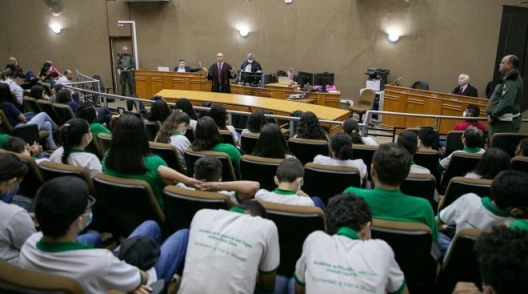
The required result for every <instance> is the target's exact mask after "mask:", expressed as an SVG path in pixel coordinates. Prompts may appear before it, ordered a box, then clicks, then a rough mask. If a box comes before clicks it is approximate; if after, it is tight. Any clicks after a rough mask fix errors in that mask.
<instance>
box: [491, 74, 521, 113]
mask: <svg viewBox="0 0 528 294" xmlns="http://www.w3.org/2000/svg"><path fill="white" fill-rule="evenodd" d="M502 87H503V88H502V91H503V92H504V91H505V92H504V94H503V95H501V97H500V99H499V104H497V106H496V107H495V109H493V111H492V113H491V118H492V120H494V119H496V118H497V117H499V116H501V115H503V114H505V113H508V111H510V108H511V107H512V106H513V103H514V102H515V97H517V94H518V91H519V89H518V88H517V85H516V84H515V82H514V81H510V80H506V81H504V84H503V86H502ZM504 87H506V90H505V89H504Z"/></svg>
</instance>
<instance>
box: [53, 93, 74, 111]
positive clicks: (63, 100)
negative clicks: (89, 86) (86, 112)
mask: <svg viewBox="0 0 528 294" xmlns="http://www.w3.org/2000/svg"><path fill="white" fill-rule="evenodd" d="M55 101H56V103H59V104H66V105H68V106H70V108H71V109H72V111H73V113H75V112H76V111H77V107H79V103H77V102H75V101H73V99H72V94H71V91H70V90H68V89H66V88H64V89H60V90H59V92H57V95H56V96H55Z"/></svg>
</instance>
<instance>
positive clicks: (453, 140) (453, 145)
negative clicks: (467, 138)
mask: <svg viewBox="0 0 528 294" xmlns="http://www.w3.org/2000/svg"><path fill="white" fill-rule="evenodd" d="M463 134H464V131H450V132H448V133H447V137H446V146H445V153H444V155H445V156H449V154H451V153H453V151H457V150H462V149H464V144H462V135H463Z"/></svg>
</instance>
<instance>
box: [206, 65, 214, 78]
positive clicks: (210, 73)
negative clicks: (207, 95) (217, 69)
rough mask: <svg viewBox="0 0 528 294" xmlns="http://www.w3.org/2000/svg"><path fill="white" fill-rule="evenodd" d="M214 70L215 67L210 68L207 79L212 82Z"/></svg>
mask: <svg viewBox="0 0 528 294" xmlns="http://www.w3.org/2000/svg"><path fill="white" fill-rule="evenodd" d="M213 68H214V65H211V66H210V67H209V70H208V71H207V79H208V80H209V81H210V80H212V79H213V74H214V73H213Z"/></svg>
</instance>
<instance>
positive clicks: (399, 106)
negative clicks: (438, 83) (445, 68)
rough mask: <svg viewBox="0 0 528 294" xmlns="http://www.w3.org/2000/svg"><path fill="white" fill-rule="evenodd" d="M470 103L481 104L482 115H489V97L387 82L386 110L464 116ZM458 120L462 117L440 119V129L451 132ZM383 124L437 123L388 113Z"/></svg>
mask: <svg viewBox="0 0 528 294" xmlns="http://www.w3.org/2000/svg"><path fill="white" fill-rule="evenodd" d="M468 104H475V105H478V106H479V107H480V116H482V117H485V116H486V115H485V109H486V106H487V105H488V99H484V98H475V97H468V96H461V95H454V94H450V93H441V92H433V91H425V90H419V89H413V88H405V87H397V86H392V85H385V95H384V100H383V110H385V111H394V112H404V113H417V114H433V115H450V116H462V113H463V112H464V110H465V109H466V107H467V105H468ZM457 122H459V121H457V120H452V119H449V120H448V119H443V120H440V124H439V127H438V131H439V132H440V133H447V132H449V131H451V130H452V129H453V126H454V125H455V124H456V123H457ZM382 124H383V125H385V126H390V127H404V128H412V127H418V126H434V118H416V117H403V116H395V115H385V114H384V115H383V121H382Z"/></svg>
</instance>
